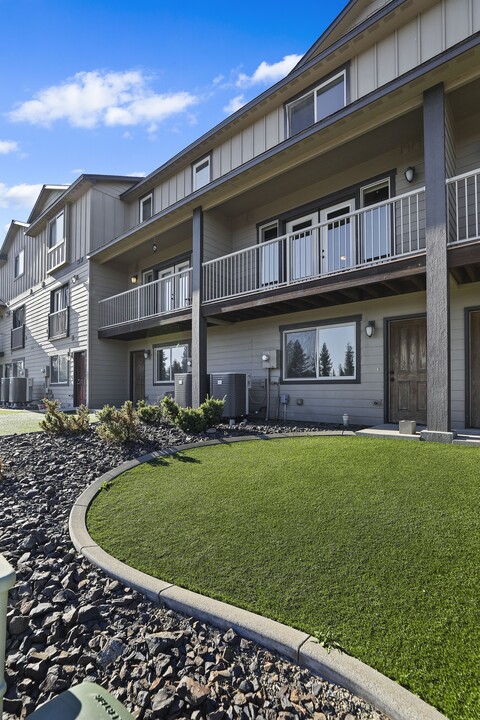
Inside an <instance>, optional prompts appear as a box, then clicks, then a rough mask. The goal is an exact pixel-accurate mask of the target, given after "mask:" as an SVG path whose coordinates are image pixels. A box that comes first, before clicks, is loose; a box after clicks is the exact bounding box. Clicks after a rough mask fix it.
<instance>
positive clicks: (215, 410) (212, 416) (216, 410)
mask: <svg viewBox="0 0 480 720" xmlns="http://www.w3.org/2000/svg"><path fill="white" fill-rule="evenodd" d="M224 407H225V398H223V400H217V399H216V398H213V397H209V396H208V395H207V399H206V400H205V402H203V403H202V404H201V405H200V408H199V409H200V410H201V411H202V413H203V417H204V418H205V424H206V426H207V427H214V426H215V425H218V424H219V423H221V422H222V414H223V408H224Z"/></svg>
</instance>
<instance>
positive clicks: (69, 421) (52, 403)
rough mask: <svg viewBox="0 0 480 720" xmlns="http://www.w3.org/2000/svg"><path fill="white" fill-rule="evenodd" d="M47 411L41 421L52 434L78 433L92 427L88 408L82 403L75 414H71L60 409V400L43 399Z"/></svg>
mask: <svg viewBox="0 0 480 720" xmlns="http://www.w3.org/2000/svg"><path fill="white" fill-rule="evenodd" d="M43 404H44V405H45V407H46V409H47V412H46V413H45V417H44V418H43V420H41V421H40V427H41V428H42V430H44V431H45V432H47V433H50V434H51V435H77V434H78V433H83V432H87V430H88V429H89V427H90V418H89V412H88V408H86V407H85V405H81V406H80V407H79V408H78V411H77V413H76V414H75V415H70V414H67V413H65V412H62V411H61V410H60V403H59V401H58V400H49V399H48V398H44V399H43Z"/></svg>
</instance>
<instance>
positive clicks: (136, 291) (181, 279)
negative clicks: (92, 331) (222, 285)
mask: <svg viewBox="0 0 480 720" xmlns="http://www.w3.org/2000/svg"><path fill="white" fill-rule="evenodd" d="M191 287H192V269H191V268H188V270H182V271H181V272H178V273H174V274H172V275H169V276H168V277H165V278H162V279H161V280H155V281H154V282H151V283H147V284H146V285H140V286H139V287H136V288H133V289H132V290H127V291H126V292H123V293H120V294H119V295H113V296H112V297H109V298H105V300H100V328H107V327H114V326H116V325H123V324H125V323H131V322H137V321H138V320H146V319H148V318H154V317H158V316H160V315H166V314H168V313H174V312H176V311H178V310H184V309H185V308H189V307H191V304H192V299H191Z"/></svg>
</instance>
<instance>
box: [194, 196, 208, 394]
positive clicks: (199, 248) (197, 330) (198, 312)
mask: <svg viewBox="0 0 480 720" xmlns="http://www.w3.org/2000/svg"><path fill="white" fill-rule="evenodd" d="M192 245H193V252H192V405H193V407H198V406H199V405H201V404H202V402H203V401H204V400H205V398H206V396H207V394H208V387H207V321H206V320H205V318H204V317H203V316H202V294H203V272H202V262H203V211H202V208H201V207H199V208H195V210H194V211H193V222H192Z"/></svg>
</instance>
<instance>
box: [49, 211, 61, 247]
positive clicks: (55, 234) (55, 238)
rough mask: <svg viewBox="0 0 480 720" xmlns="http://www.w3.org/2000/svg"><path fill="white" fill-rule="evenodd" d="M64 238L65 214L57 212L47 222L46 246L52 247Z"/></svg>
mask: <svg viewBox="0 0 480 720" xmlns="http://www.w3.org/2000/svg"><path fill="white" fill-rule="evenodd" d="M64 240H65V214H64V211H63V210H62V212H60V213H58V215H57V216H56V217H54V218H53V220H50V222H49V224H48V247H49V248H53V247H56V246H57V245H60V243H62V242H63V241H64Z"/></svg>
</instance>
